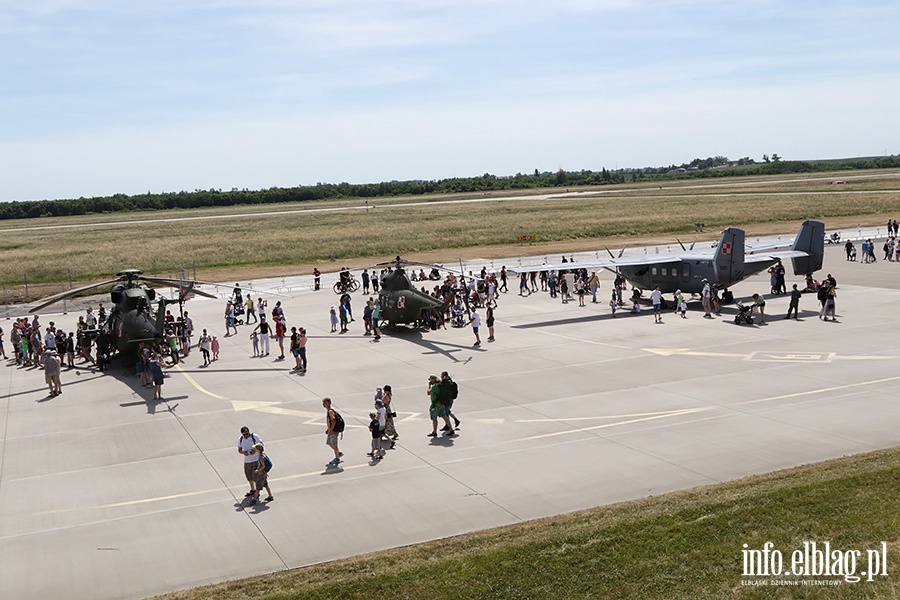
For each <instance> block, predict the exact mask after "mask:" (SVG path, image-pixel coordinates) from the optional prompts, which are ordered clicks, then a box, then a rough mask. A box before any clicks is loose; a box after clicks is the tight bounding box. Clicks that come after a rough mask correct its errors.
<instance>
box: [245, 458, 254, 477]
mask: <svg viewBox="0 0 900 600" xmlns="http://www.w3.org/2000/svg"><path fill="white" fill-rule="evenodd" d="M244 477H246V478H247V481H255V480H256V461H255V460H254V461H253V462H245V463H244Z"/></svg>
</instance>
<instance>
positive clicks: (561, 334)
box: [538, 329, 634, 350]
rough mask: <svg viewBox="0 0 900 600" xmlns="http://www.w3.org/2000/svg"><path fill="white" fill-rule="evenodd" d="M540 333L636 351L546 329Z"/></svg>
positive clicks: (627, 347) (631, 348) (629, 347)
mask: <svg viewBox="0 0 900 600" xmlns="http://www.w3.org/2000/svg"><path fill="white" fill-rule="evenodd" d="M538 331H539V332H540V333H543V334H545V335H552V336H555V337H559V338H563V339H566V340H573V341H576V342H582V343H584V344H594V345H595V346H606V347H608V348H620V349H622V350H634V348H633V347H632V346H621V345H619V344H607V343H606V342H595V341H593V340H586V339H584V338H580V337H575V336H574V335H566V334H564V333H558V332H556V331H548V330H546V329H538Z"/></svg>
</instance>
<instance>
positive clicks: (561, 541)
mask: <svg viewBox="0 0 900 600" xmlns="http://www.w3.org/2000/svg"><path fill="white" fill-rule="evenodd" d="M898 485H900V449H897V448H895V449H890V450H885V451H879V452H874V453H871V454H866V455H859V456H853V457H847V458H842V459H838V460H834V461H829V462H825V463H820V464H815V465H807V466H803V467H798V468H795V469H790V470H786V471H780V472H777V473H772V474H768V475H761V476H755V477H749V478H745V479H740V480H737V481H733V482H727V483H723V484H719V485H715V486H709V487H703V488H697V489H693V490H686V491H682V492H675V493H672V494H666V495H664V496H659V497H653V498H646V499H642V500H637V501H633V502H627V503H622V504H618V505H613V506H606V507H599V508H594V509H590V510H586V511H581V512H577V513H572V514H568V515H561V516H557V517H550V518H547V519H542V520H538V521H532V522H528V523H523V524H519V525H512V526H508V527H502V528H498V529H493V530H489V531H484V532H478V533H473V534H470V535H464V536H459V537H455V538H450V539H446V540H440V541H436V542H429V543H425V544H420V545H415V546H410V547H406V548H398V549H394V550H387V551H384V552H379V553H373V554H368V555H364V556H359V557H354V558H350V559H346V560H340V561H335V562H333V563H327V564H322V565H316V566H312V567H307V568H303V569H296V570H292V571H286V572H282V573H275V574H271V575H266V576H262V577H254V578H251V579H246V580H243V581H236V582H231V583H225V584H221V585H215V586H210V587H205V588H197V589H194V590H187V591H184V592H178V593H173V594H169V595H166V596H164V597H163V598H165V599H166V600H176V599H178V600H207V599H212V598H215V599H220V600H230V599H235V600H237V599H245V598H260V599H262V598H265V599H276V598H277V599H280V600H288V599H301V598H322V599H326V598H328V599H331V598H376V597H383V598H415V599H423V598H585V597H594V598H639V599H645V598H729V597H739V598H742V599H744V598H747V599H755V598H772V597H778V598H782V597H786V598H822V597H827V598H829V599H831V598H895V597H897V595H898V593H900V592H898V590H900V580H898V574H900V553H898V544H900V522H898V514H900V497H898V494H897V488H898ZM767 541H771V542H773V543H774V548H775V549H778V550H780V551H781V552H782V553H783V554H784V556H785V564H786V566H790V556H791V552H793V551H794V550H797V549H802V548H803V542H804V541H816V542H818V543H819V544H820V547H821V544H822V543H824V542H825V541H829V542H830V543H831V547H832V548H833V549H840V550H841V551H848V550H861V551H862V559H861V563H860V564H859V565H858V566H857V570H856V572H857V573H859V571H863V570H865V569H866V565H865V557H866V553H865V551H866V550H868V549H877V548H880V545H881V544H880V543H881V542H882V541H885V542H887V544H888V566H887V573H888V576H887V577H877V578H875V581H873V582H867V581H865V578H863V581H860V582H858V583H846V582H842V583H841V584H840V585H837V586H836V587H827V588H826V587H800V586H798V587H778V588H776V589H773V588H772V586H771V583H772V581H773V580H775V579H782V580H784V579H787V580H800V579H806V580H813V579H815V580H823V579H841V578H840V577H838V578H826V577H812V576H810V577H800V578H797V577H780V578H774V577H756V578H753V577H743V576H742V555H741V551H742V545H743V544H745V543H746V544H748V545H749V547H750V548H754V549H760V548H762V547H763V544H764V543H765V542H767ZM742 580H743V581H750V580H756V581H767V582H769V583H770V586H769V587H763V588H751V587H748V586H742V585H741V582H742Z"/></svg>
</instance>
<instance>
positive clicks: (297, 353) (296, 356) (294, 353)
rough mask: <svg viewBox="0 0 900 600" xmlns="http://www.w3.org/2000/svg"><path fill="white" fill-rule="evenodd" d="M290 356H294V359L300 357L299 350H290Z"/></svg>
mask: <svg viewBox="0 0 900 600" xmlns="http://www.w3.org/2000/svg"><path fill="white" fill-rule="evenodd" d="M291 354H293V355H294V358H299V357H300V348H291Z"/></svg>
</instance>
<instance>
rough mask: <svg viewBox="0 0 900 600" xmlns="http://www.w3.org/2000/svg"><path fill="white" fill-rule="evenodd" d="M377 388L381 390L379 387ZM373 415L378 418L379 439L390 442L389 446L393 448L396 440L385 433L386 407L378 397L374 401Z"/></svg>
mask: <svg viewBox="0 0 900 600" xmlns="http://www.w3.org/2000/svg"><path fill="white" fill-rule="evenodd" d="M378 389H379V390H381V388H378ZM375 415H376V418H377V419H378V430H379V431H380V432H381V439H383V440H385V441H387V442H390V443H391V448H393V447H394V446H395V445H396V443H397V442H395V441H394V440H392V439H391V438H390V437H388V435H387V409H386V408H385V407H384V402H382V401H381V400H380V399H379V400H376V401H375Z"/></svg>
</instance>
